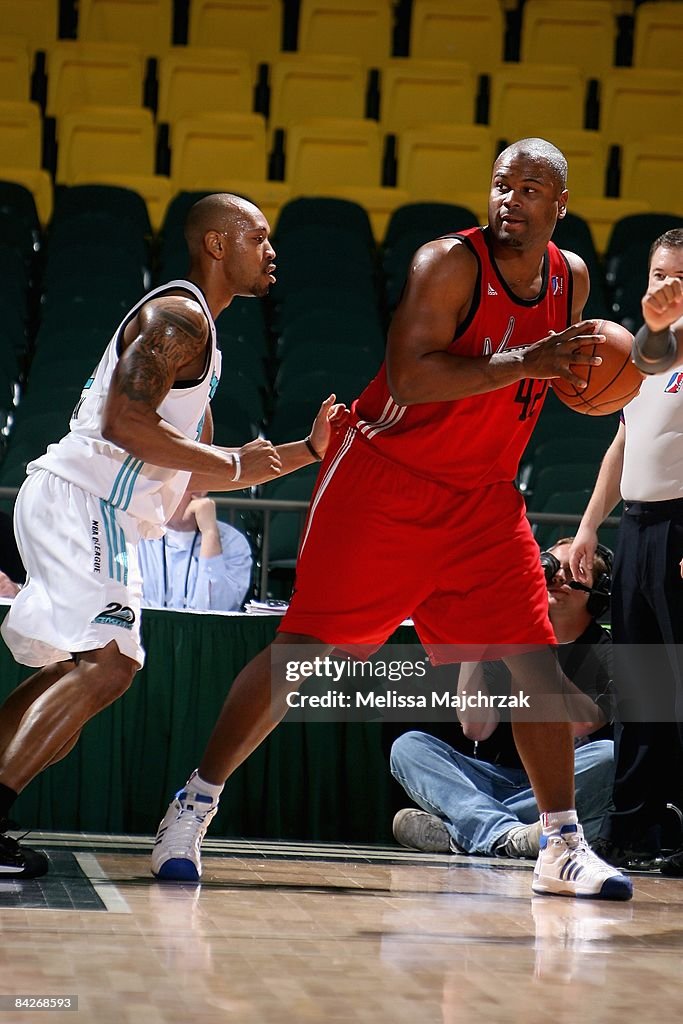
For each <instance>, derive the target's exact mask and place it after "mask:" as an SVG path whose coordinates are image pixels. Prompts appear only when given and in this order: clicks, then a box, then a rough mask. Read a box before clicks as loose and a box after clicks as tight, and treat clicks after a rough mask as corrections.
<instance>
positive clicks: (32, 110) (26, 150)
mask: <svg viewBox="0 0 683 1024" xmlns="http://www.w3.org/2000/svg"><path fill="white" fill-rule="evenodd" d="M42 139H43V128H42V121H41V116H40V107H39V106H38V104H37V103H30V102H29V101H28V100H26V101H24V102H19V101H15V102H12V101H10V100H7V101H4V102H0V180H2V181H16V182H18V183H19V184H20V185H24V186H25V187H26V188H28V189H29V190H30V191H31V192H32V193H33V197H34V199H35V201H36V209H37V210H38V216H39V218H40V222H41V224H46V223H47V222H48V220H49V219H50V216H51V214H52V181H51V180H50V176H49V174H48V173H47V171H44V170H42V168H41V156H42Z"/></svg>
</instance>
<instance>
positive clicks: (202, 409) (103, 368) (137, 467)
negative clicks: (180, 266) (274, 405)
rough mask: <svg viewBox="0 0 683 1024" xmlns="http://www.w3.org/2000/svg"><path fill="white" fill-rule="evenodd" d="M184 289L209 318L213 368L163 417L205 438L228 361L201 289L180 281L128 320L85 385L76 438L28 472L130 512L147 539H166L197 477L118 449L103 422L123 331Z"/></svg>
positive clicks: (184, 388)
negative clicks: (168, 525) (220, 348)
mask: <svg viewBox="0 0 683 1024" xmlns="http://www.w3.org/2000/svg"><path fill="white" fill-rule="evenodd" d="M179 290H182V291H184V292H190V293H191V294H192V295H194V297H195V298H196V300H197V302H198V303H199V305H200V306H201V307H202V309H203V311H204V313H205V314H206V319H207V320H208V323H209V330H210V345H209V346H208V351H207V361H206V366H205V369H204V373H203V374H202V377H201V379H200V380H197V381H179V382H178V383H177V384H176V385H175V386H174V387H173V388H171V390H170V391H169V393H168V394H167V395H166V397H165V398H164V400H163V402H162V403H161V404H160V405H159V406H158V408H157V410H156V411H157V413H158V414H159V416H161V418H162V419H163V420H165V421H166V422H167V423H170V424H172V426H174V427H175V428H176V429H177V430H179V431H180V432H181V433H182V434H184V435H185V436H186V437H190V438H192V440H198V439H199V436H200V434H201V431H202V426H203V424H204V417H205V414H206V407H207V404H208V402H209V400H210V399H211V397H212V396H213V394H214V392H215V390H216V387H217V385H218V381H219V379H220V374H221V354H220V352H219V351H218V349H217V347H216V327H215V325H214V322H213V318H212V316H211V311H210V310H209V307H208V305H207V303H206V299H205V298H204V295H203V294H202V291H201V289H200V288H198V287H197V285H195V284H193V283H192V282H191V281H185V280H176V281H170V282H169V283H168V284H165V285H162V286H161V287H159V288H155V289H153V290H152V291H151V292H148V293H147V294H146V295H145V296H143V298H142V299H140V301H139V302H138V303H137V304H136V305H135V306H134V307H133V308H132V309H131V310H130V312H129V313H128V314H127V315H126V316H125V318H124V319H123V320H122V322H121V323H120V324H119V326H118V328H117V329H116V331H115V332H114V336H113V338H112V339H111V341H110V342H109V344H108V346H107V348H106V349H105V352H104V355H103V356H102V358H101V360H100V362H99V363H98V365H97V367H96V368H95V370H94V372H93V374H92V376H91V377H90V378H89V379H88V380H87V381H86V383H85V386H84V388H83V391H82V393H81V397H80V400H79V401H78V403H77V405H76V408H75V409H74V411H73V413H72V417H71V422H70V424H69V433H68V434H67V435H66V436H65V437H63V438H62V439H61V441H59V442H58V443H57V444H51V445H50V446H49V447H48V449H47V452H46V453H45V454H44V455H41V457H40V458H39V459H36V460H35V461H34V462H31V463H29V465H28V466H27V472H28V473H31V472H32V471H33V470H34V469H36V468H40V469H47V470H48V471H49V472H50V473H54V474H55V475H56V476H59V477H62V478H63V479H65V480H69V481H70V482H71V483H73V484H76V486H77V487H80V488H82V489H83V490H84V491H89V492H90V493H91V494H94V495H96V496H97V497H99V498H101V499H102V500H103V501H105V502H106V503H107V504H109V505H110V506H111V507H112V508H114V509H117V510H119V511H120V512H124V513H126V514H127V515H126V516H124V517H123V518H124V519H128V517H129V516H130V517H132V519H133V521H134V527H135V529H136V530H137V531H138V532H139V534H140V535H141V536H144V537H159V536H161V535H162V534H163V525H164V523H165V522H166V521H167V520H168V519H169V518H170V516H171V515H173V512H174V511H175V509H176V507H177V505H178V502H179V501H180V499H181V497H182V495H183V494H184V492H185V489H186V487H187V484H188V481H189V479H190V473H189V472H184V471H179V470H176V469H164V468H161V467H159V466H154V465H151V464H150V463H146V462H143V461H142V459H137V458H135V457H134V456H133V455H131V454H130V453H129V452H127V451H125V450H124V449H123V448H118V447H117V446H116V445H115V444H112V442H111V441H107V440H106V439H105V438H104V437H103V436H102V433H101V417H102V411H103V409H104V405H105V402H106V399H107V394H108V392H109V387H110V384H111V378H112V374H113V372H114V368H115V367H116V364H117V363H118V360H119V352H118V344H119V340H120V339H121V337H122V334H123V331H124V328H125V327H126V325H127V324H128V323H129V321H130V320H132V318H133V317H134V316H135V314H136V313H137V312H138V310H139V309H140V307H141V306H143V305H144V303H145V302H148V301H149V300H150V299H152V298H156V297H157V296H159V295H165V294H168V293H169V292H177V291H179Z"/></svg>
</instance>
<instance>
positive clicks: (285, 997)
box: [0, 833, 683, 1024]
mask: <svg viewBox="0 0 683 1024" xmlns="http://www.w3.org/2000/svg"><path fill="white" fill-rule="evenodd" d="M31 842H32V845H34V846H36V847H37V848H39V849H45V850H46V851H47V852H48V853H49V855H50V859H51V871H50V873H49V875H47V876H46V877H45V878H43V879H37V880H35V881H30V882H23V883H20V882H16V881H2V880H0V908H1V910H2V913H0V926H1V928H2V952H1V953H0V956H1V958H2V968H3V969H2V971H1V972H0V1024H14V1022H16V1024H22V1022H24V1024H27V1022H29V1021H33V1020H35V1021H39V1022H41V1024H47V1022H49V1021H57V1020H63V1021H71V1022H72V1024H76V1022H81V1024H85V1022H88V1024H90V1022H91V1021H92V1022H102V1024H107V1022H117V1024H118V1022H123V1024H129V1022H130V1024H190V1022H203V1021H211V1022H214V1021H215V1022H226V1021H230V1022H235V1024H271V1022H272V1024H276V1022H277V1024H290V1022H291V1024H309V1022H318V1021H319V1022H323V1021H324V1022H326V1024H327V1022H329V1024H334V1022H342V1021H343V1022H346V1021H357V1022H362V1024H365V1022H367V1024H384V1022H386V1024H390V1022H392V1024H394V1022H396V1024H418V1022H419V1024H470V1022H473V1024H487V1022H491V1024H500V1022H515V1024H516V1022H520V1024H521V1022H524V1024H526V1022H528V1021H532V1020H548V1021H553V1022H554V1024H556V1022H565V1021H566V1022H572V1024H581V1022H582V1021H586V1022H590V1024H592V1022H596V1021H609V1022H612V1021H614V1022H615V1024H617V1022H618V1024H622V1022H623V1021H625V1020H628V1021H636V1022H650V1021H656V1022H657V1024H673V1022H674V1021H675V1022H679V1021H680V1020H681V1018H682V1017H683V879H682V880H677V879H672V880H668V879H664V878H662V877H660V876H656V875H634V876H633V881H634V884H635V889H636V893H635V897H634V899H633V901H632V902H630V903H603V902H594V901H589V900H583V901H579V900H568V899H562V898H558V897H533V898H532V896H531V890H530V883H531V870H532V865H531V864H530V863H510V862H509V861H508V862H501V861H491V860H484V859H478V858H466V857H446V856H438V855H426V854H424V855H421V854H411V853H410V852H409V851H407V850H405V851H404V850H400V849H393V848H392V849H389V848H378V847H347V846H332V845H322V846H314V845H310V844H305V845H293V844H285V843H265V842H264V843H258V842H248V841H239V842H238V841H219V840H213V841H208V842H207V844H206V856H205V874H204V879H203V882H202V884H201V885H197V886H192V885H173V884H169V883H166V884H162V883H158V882H155V881H154V879H153V878H152V877H151V876H150V874H149V849H150V842H149V841H148V840H146V839H140V838H137V837H128V836H91V835H88V836H85V835H69V836H65V835H56V834H47V833H46V834H40V833H38V834H33V835H32V837H31ZM19 995H21V996H33V997H39V996H46V995H51V996H53V997H65V996H71V997H72V998H73V997H74V996H77V997H78V1009H77V1010H75V1011H74V1010H71V1011H64V1010H57V1009H50V1010H37V1009H35V1008H29V1009H15V1008H14V1007H13V1006H12V1000H13V999H14V997H15V996H19Z"/></svg>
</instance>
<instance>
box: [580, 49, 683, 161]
mask: <svg viewBox="0 0 683 1024" xmlns="http://www.w3.org/2000/svg"><path fill="white" fill-rule="evenodd" d="M664 118H665V119H666V123H667V124H671V125H676V126H678V125H681V124H683V72H680V71H654V70H651V69H649V68H646V69H643V68H617V69H615V70H613V71H608V72H606V74H605V75H604V76H603V78H602V82H601V88H600V130H601V131H602V133H603V135H604V136H605V138H606V139H607V141H608V142H609V143H610V144H613V145H622V144H624V143H626V142H632V141H634V140H635V139H642V138H645V136H646V135H651V134H652V128H653V125H654V126H656V125H659V124H661V123H662V120H663V119H664Z"/></svg>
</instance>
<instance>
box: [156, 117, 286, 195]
mask: <svg viewBox="0 0 683 1024" xmlns="http://www.w3.org/2000/svg"><path fill="white" fill-rule="evenodd" d="M169 141H170V145H171V179H172V181H173V184H174V187H175V188H176V189H179V190H183V189H185V190H187V191H191V190H192V189H196V188H200V187H202V186H200V185H198V184H196V182H198V181H200V180H204V179H205V178H206V176H207V173H210V174H212V175H214V176H215V175H216V174H221V175H223V176H224V177H225V176H227V174H230V175H231V176H232V177H233V178H239V179H241V180H254V181H265V179H266V170H267V154H266V127H265V121H264V119H263V117H262V116H261V115H260V114H205V115H199V116H195V117H183V118H181V119H180V120H179V121H177V122H176V123H175V124H173V125H171V132H170V140H169ZM224 169H225V170H224Z"/></svg>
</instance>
